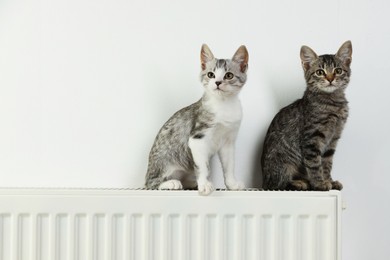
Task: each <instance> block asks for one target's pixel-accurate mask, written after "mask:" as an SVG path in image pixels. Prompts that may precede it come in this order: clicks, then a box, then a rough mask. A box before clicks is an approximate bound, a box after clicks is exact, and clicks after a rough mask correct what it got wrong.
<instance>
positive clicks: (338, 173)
mask: <svg viewBox="0 0 390 260" xmlns="http://www.w3.org/2000/svg"><path fill="white" fill-rule="evenodd" d="M389 11H390V2H388V1H385V0H382V1H381V0H328V1H325V2H323V1H312V0H304V1H288V0H285V1H282V0H278V1H270V0H269V1H255V0H253V1H249V0H241V1H206V0H198V1H191V2H185V1H179V0H177V1H158V0H155V1H152V0H148V1H145V0H131V1H125V0H115V1H113V0H98V1H88V0H68V1H49V0H41V1H27V0H2V1H0V122H1V124H0V186H2V187H6V186H44V187H47V186H50V187H139V186H141V185H142V184H143V179H144V174H145V171H146V166H147V156H148V152H149V149H150V147H151V145H152V143H153V139H154V137H155V135H156V133H157V131H158V130H159V128H160V127H161V126H162V124H163V123H164V122H165V121H166V120H167V119H168V118H169V117H170V116H171V115H172V114H173V113H174V112H175V111H176V110H178V109H179V108H181V107H183V106H186V105H189V104H191V103H192V102H195V101H196V100H197V99H199V98H200V96H201V94H202V87H201V86H200V83H199V79H198V73H199V69H200V64H199V51H200V46H201V44H202V43H207V44H208V45H209V46H210V47H211V49H212V50H213V52H214V54H215V55H216V56H217V57H221V58H223V57H224V58H228V57H231V56H232V55H233V53H234V51H235V50H236V48H238V46H239V45H241V44H245V45H246V46H247V48H248V50H249V53H250V61H249V62H250V66H249V79H248V82H247V85H246V86H245V87H244V89H243V90H242V92H241V100H242V103H243V109H244V120H243V122H242V126H241V130H240V134H239V136H238V140H237V162H236V170H237V175H238V176H239V177H240V178H241V179H242V180H244V181H245V183H246V184H247V186H258V185H259V180H260V177H259V175H258V174H256V172H257V169H258V167H259V165H258V161H259V152H258V151H259V150H260V149H261V145H262V142H263V138H264V135H265V131H266V129H267V128H268V124H269V123H270V120H271V119H272V117H273V116H274V114H275V113H276V112H277V111H278V110H279V109H280V108H281V107H283V106H285V105H287V104H289V103H290V102H292V101H293V100H295V99H297V98H299V97H301V95H302V93H303V90H304V86H305V85H304V79H303V73H302V70H301V67H300V60H299V49H300V46H301V45H302V44H306V45H309V46H311V47H312V48H313V49H314V50H316V51H317V52H318V53H320V54H324V53H334V52H336V51H337V49H338V47H339V46H340V45H341V44H342V43H343V42H344V41H345V40H352V43H353V48H354V54H353V62H352V70H353V76H352V81H351V83H350V86H349V88H348V90H347V96H348V98H349V101H350V108H351V113H350V118H349V121H348V123H347V126H346V129H345V131H344V134H343V137H342V139H341V141H340V144H339V146H338V149H337V153H336V156H335V162H334V170H333V175H334V177H336V178H337V179H340V180H341V181H342V182H343V183H344V187H345V188H344V190H343V195H344V198H345V201H346V203H347V206H348V209H347V210H346V211H345V212H344V214H343V216H344V219H343V223H344V230H343V256H344V259H354V260H360V259H361V260H363V259H364V260H365V259H386V256H388V255H389V244H390V235H389V231H390V224H389V222H390V221H389V219H390V209H389V207H390V203H389V199H390V189H389V188H388V184H389V183H390V177H389V175H390V171H389V167H388V161H387V160H388V158H389V155H390V152H389V147H390V139H389V133H390V123H389V115H388V113H389V111H390V102H389V98H390V88H389V87H390V86H389V83H388V77H387V75H388V74H389V72H390V62H389V58H390V50H389V49H390V48H389V46H390V27H389V24H390V19H389V16H388V13H389ZM213 168H214V169H213V171H214V176H213V178H214V180H215V183H216V184H217V186H219V187H223V182H222V179H221V172H220V168H219V165H218V163H217V162H215V164H214V167H213ZM259 206H260V205H259Z"/></svg>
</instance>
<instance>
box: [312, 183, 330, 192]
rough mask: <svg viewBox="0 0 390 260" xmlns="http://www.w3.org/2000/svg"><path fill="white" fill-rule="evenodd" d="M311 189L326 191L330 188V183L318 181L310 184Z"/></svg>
mask: <svg viewBox="0 0 390 260" xmlns="http://www.w3.org/2000/svg"><path fill="white" fill-rule="evenodd" d="M311 187H312V189H313V190H318V191H328V190H330V189H332V183H331V182H330V181H320V182H315V183H312V184H311Z"/></svg>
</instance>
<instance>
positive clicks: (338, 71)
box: [334, 68, 343, 75]
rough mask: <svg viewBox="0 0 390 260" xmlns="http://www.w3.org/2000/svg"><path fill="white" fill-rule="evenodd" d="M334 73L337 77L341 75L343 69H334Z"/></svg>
mask: <svg viewBox="0 0 390 260" xmlns="http://www.w3.org/2000/svg"><path fill="white" fill-rule="evenodd" d="M334 72H336V74H337V75H341V74H343V69H342V68H336V69H335V70H334Z"/></svg>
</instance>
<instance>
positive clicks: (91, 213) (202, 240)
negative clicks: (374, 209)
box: [0, 189, 341, 260]
mask: <svg viewBox="0 0 390 260" xmlns="http://www.w3.org/2000/svg"><path fill="white" fill-rule="evenodd" d="M340 201H341V197H340V193H339V192H337V191H331V192H269V191H216V192H214V193H213V194H212V195H211V196H209V197H201V196H199V195H198V194H197V192H196V191H144V190H97V189H96V190H82V189H80V190H74V189H73V190H72V189H52V190H44V189H0V260H10V259H11V260H13V259H15V260H25V259H31V260H33V259H34V260H35V259H42V260H44V259H50V260H70V259H77V260H78V259H79V260H89V259H94V260H100V259H107V260H124V259H126V260H127V259H132V260H142V259H150V260H152V259H153V260H155V259H156V260H160V259H161V260H176V259H177V260H179V259H180V260H183V259H189V260H216V259H221V260H230V259H231V260H237V259H242V260H279V259H283V260H313V259H315V260H317V259H318V260H339V259H340V224H341V219H340V218H341V217H340V212H341V203H340Z"/></svg>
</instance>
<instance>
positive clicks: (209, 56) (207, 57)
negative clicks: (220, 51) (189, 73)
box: [200, 44, 214, 70]
mask: <svg viewBox="0 0 390 260" xmlns="http://www.w3.org/2000/svg"><path fill="white" fill-rule="evenodd" d="M213 59H214V55H213V53H212V52H211V50H210V48H209V46H207V45H206V44H203V45H202V49H201V51H200V62H201V64H202V70H205V69H206V63H207V62H209V61H212V60H213Z"/></svg>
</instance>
